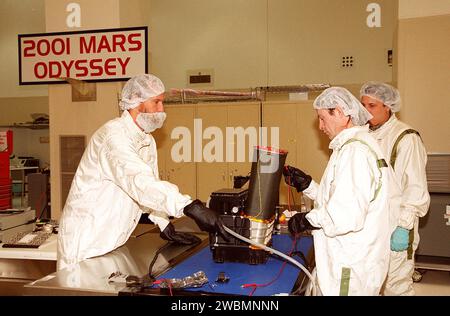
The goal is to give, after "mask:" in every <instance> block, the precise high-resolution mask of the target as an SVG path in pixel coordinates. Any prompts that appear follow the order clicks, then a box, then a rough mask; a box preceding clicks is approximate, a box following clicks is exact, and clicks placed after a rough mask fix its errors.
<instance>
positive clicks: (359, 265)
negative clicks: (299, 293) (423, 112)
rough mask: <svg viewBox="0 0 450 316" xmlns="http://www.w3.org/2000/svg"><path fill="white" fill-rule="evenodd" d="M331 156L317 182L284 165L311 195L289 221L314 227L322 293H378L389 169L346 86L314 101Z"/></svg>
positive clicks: (384, 258)
mask: <svg viewBox="0 0 450 316" xmlns="http://www.w3.org/2000/svg"><path fill="white" fill-rule="evenodd" d="M313 106H314V109H316V110H317V115H318V118H319V128H320V130H321V131H323V132H324V133H325V134H327V135H328V137H329V138H330V140H331V142H330V145H329V148H330V149H332V151H333V152H332V155H331V157H330V160H329V162H328V165H327V167H326V169H325V172H324V174H323V176H322V180H321V181H320V185H318V184H317V183H316V182H314V181H312V179H311V176H309V175H307V174H306V173H304V172H303V171H301V170H300V169H297V168H294V167H291V166H286V167H285V169H284V172H283V174H284V176H285V181H286V183H288V184H289V185H291V186H294V187H295V188H296V189H297V191H299V192H300V191H301V192H303V194H305V195H306V196H307V197H309V198H311V199H313V200H314V208H313V209H312V210H311V211H310V212H308V213H297V214H296V215H294V216H293V217H292V218H291V219H290V220H289V222H288V227H289V231H290V232H291V233H292V234H294V235H296V234H298V233H301V232H304V231H306V230H312V234H313V237H314V250H315V260H316V269H317V283H318V286H319V290H320V292H321V293H322V294H323V295H379V293H380V289H381V286H382V284H383V281H384V280H385V278H386V275H387V271H388V265H389V238H390V234H391V230H392V228H391V227H390V224H389V205H388V189H389V188H388V173H387V170H388V168H387V164H386V162H385V160H384V159H383V158H384V156H383V155H382V153H381V150H380V148H379V146H378V144H377V143H376V141H375V139H374V138H373V137H371V136H370V135H369V127H368V125H365V123H366V122H367V121H368V120H369V119H370V118H371V115H370V113H369V112H367V110H366V109H365V108H364V107H363V106H362V105H361V103H360V102H359V101H358V99H356V98H355V97H354V96H353V95H352V94H351V93H350V92H349V91H348V90H346V89H344V88H340V87H332V88H328V89H326V90H325V91H323V92H322V93H321V94H320V95H319V96H318V97H317V98H316V99H315V101H314V104H313Z"/></svg>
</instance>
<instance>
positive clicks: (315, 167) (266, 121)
mask: <svg viewBox="0 0 450 316" xmlns="http://www.w3.org/2000/svg"><path fill="white" fill-rule="evenodd" d="M262 125H263V126H265V127H278V128H279V135H280V146H279V147H280V148H282V149H285V150H287V151H288V155H287V159H286V164H287V165H292V166H294V167H297V168H299V169H302V170H303V171H304V172H306V173H308V174H310V175H311V176H312V178H313V179H314V180H315V181H316V182H320V179H321V177H322V174H323V171H324V170H325V167H326V165H327V162H328V159H329V153H330V151H329V149H328V144H329V139H328V137H327V136H325V135H324V134H323V133H322V132H320V131H319V129H318V121H317V114H316V111H315V110H314V109H313V106H312V100H307V101H296V102H287V101H270V102H263V104H262ZM292 192H293V193H294V199H295V202H296V203H297V204H300V198H301V196H300V194H298V193H297V191H296V190H295V189H292ZM279 202H280V204H287V203H288V187H287V185H286V184H285V183H284V180H283V181H281V183H280V201H279ZM291 203H292V201H291Z"/></svg>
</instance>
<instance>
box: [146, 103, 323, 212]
mask: <svg viewBox="0 0 450 316" xmlns="http://www.w3.org/2000/svg"><path fill="white" fill-rule="evenodd" d="M165 110H166V112H167V119H166V122H165V123H164V126H163V127H162V128H161V129H159V130H157V131H155V132H154V133H153V136H154V137H155V140H156V142H157V146H158V166H159V172H160V178H161V179H163V180H167V181H170V182H172V183H174V184H176V185H178V187H179V188H180V191H181V192H182V193H184V194H189V195H190V196H191V197H192V198H198V199H200V200H202V201H204V202H205V201H207V199H208V198H209V196H210V195H211V192H214V191H216V190H219V189H222V188H232V187H233V178H234V176H238V175H241V176H245V175H247V174H249V173H250V170H251V163H252V162H251V161H252V156H253V146H256V145H258V141H259V140H260V137H261V135H260V133H261V129H260V127H262V129H263V130H266V131H267V141H266V143H264V142H263V143H262V145H269V146H276V147H280V148H282V149H285V150H287V151H289V153H288V156H287V160H286V164H290V165H293V166H296V167H298V168H300V169H302V170H304V171H305V172H307V173H309V174H310V175H311V176H312V177H313V178H314V180H316V181H317V182H319V181H320V177H321V176H322V173H323V171H324V169H325V166H326V164H327V162H328V159H329V153H330V151H329V149H328V144H329V139H328V137H326V136H325V135H324V134H322V133H321V132H320V131H319V130H318V121H317V114H316V111H315V110H314V109H313V107H312V101H311V100H309V101H296V102H289V101H284V102H283V101H271V102H221V103H199V104H187V105H186V104H182V105H179V104H166V105H165ZM180 127H185V128H186V129H185V131H189V132H190V135H189V136H190V137H189V139H188V140H186V139H185V140H184V142H185V144H186V145H187V144H188V143H189V144H190V149H191V152H190V153H184V152H182V153H180V152H176V151H177V150H178V149H179V148H180V141H181V137H180V136H178V138H176V139H171V134H172V132H174V131H177V130H178V131H180V129H179V128H180ZM227 128H228V129H227ZM272 128H278V133H279V139H278V141H276V142H274V141H273V139H272V138H273V135H272V134H273V129H272ZM237 134H239V136H236V135H237ZM174 136H176V135H174ZM275 136H277V135H275ZM276 138H277V137H276ZM277 142H278V144H277ZM186 147H189V146H186ZM186 149H188V148H186ZM172 151H175V152H172ZM239 151H240V152H241V156H238V152H239ZM242 151H243V153H242ZM174 154H175V155H177V154H178V155H179V154H184V155H185V156H186V157H190V159H188V161H183V162H178V161H176V160H177V159H174V158H176V157H174V156H173V155H174ZM227 154H228V157H227ZM239 158H240V160H241V161H239ZM287 192H288V191H287V185H286V184H285V183H284V181H281V183H280V203H281V204H286V203H287ZM293 192H294V193H295V195H296V197H295V202H296V203H297V204H299V203H300V196H299V194H297V192H296V191H295V189H294V190H293Z"/></svg>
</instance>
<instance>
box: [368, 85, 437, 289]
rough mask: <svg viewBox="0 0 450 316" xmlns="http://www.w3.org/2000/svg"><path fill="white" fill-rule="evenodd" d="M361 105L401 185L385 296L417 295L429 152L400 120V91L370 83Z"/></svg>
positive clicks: (426, 200) (372, 132)
mask: <svg viewBox="0 0 450 316" xmlns="http://www.w3.org/2000/svg"><path fill="white" fill-rule="evenodd" d="M360 97H361V102H362V103H363V105H364V106H365V108H366V109H367V110H368V111H369V112H370V113H371V114H372V116H373V118H372V119H371V120H370V121H369V125H370V134H371V135H372V136H373V137H374V138H375V139H376V140H377V141H378V144H379V145H380V147H381V150H382V152H383V154H384V155H385V157H387V158H388V159H389V160H388V162H389V165H390V167H392V168H393V170H394V174H395V181H396V182H397V183H398V185H399V186H400V191H401V203H400V205H399V207H398V209H397V210H394V211H396V213H397V214H396V215H397V217H398V221H397V223H396V228H395V230H394V232H393V234H392V236H391V250H392V251H391V262H390V265H389V272H388V277H387V280H386V283H385V285H384V287H383V291H382V294H384V295H414V288H413V279H412V276H413V272H414V253H415V251H416V249H417V246H418V244H419V233H418V226H419V218H420V217H423V216H425V215H426V214H427V212H428V207H429V205H430V195H429V193H428V188H427V178H426V172H425V166H426V164H427V153H426V150H425V147H424V145H423V142H422V139H421V137H420V135H419V133H418V132H417V131H415V130H414V129H412V128H411V127H410V126H409V125H407V124H405V123H403V122H401V121H399V120H398V119H397V117H396V115H395V113H396V112H398V111H400V105H401V98H400V93H399V91H398V90H397V89H396V88H394V87H393V86H391V85H388V84H386V83H382V82H375V81H372V82H368V83H366V84H364V85H363V86H362V87H361V91H360Z"/></svg>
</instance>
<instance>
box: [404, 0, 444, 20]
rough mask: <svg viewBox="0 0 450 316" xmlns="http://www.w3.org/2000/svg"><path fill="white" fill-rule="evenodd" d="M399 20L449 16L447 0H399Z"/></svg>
mask: <svg viewBox="0 0 450 316" xmlns="http://www.w3.org/2000/svg"><path fill="white" fill-rule="evenodd" d="M398 7H399V18H400V19H408V18H417V17H425V16H433V15H444V14H450V1H448V0H432V1H430V0H399V2H398Z"/></svg>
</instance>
